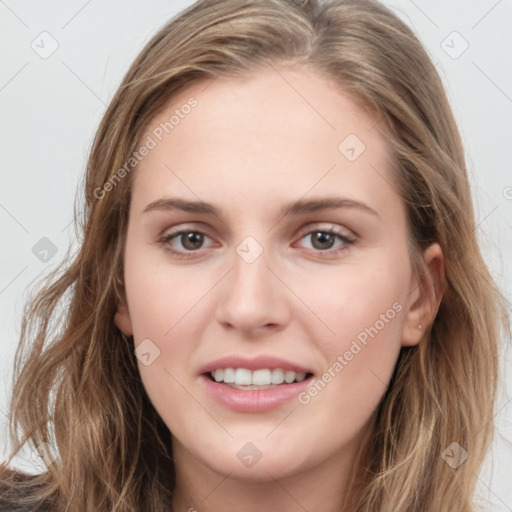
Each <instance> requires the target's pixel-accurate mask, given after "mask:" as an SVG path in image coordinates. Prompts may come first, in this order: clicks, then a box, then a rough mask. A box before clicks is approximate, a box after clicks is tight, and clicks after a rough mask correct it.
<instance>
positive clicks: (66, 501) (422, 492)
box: [0, 0, 508, 512]
mask: <svg viewBox="0 0 512 512" xmlns="http://www.w3.org/2000/svg"><path fill="white" fill-rule="evenodd" d="M279 65H287V66H288V65H289V66H292V67H293V66H296V67H300V66H307V67H308V68H309V69H312V70H314V71H316V72H317V73H319V74H321V75H322V76H323V77H325V78H326V80H329V81H332V82H333V83H335V84H336V85H337V86H338V87H339V88H340V90H342V91H344V92H346V93H347V94H349V95H350V96H351V97H352V98H353V100H354V101H356V102H357V103H358V104H360V105H362V106H364V108H365V109H367V110H368V111H369V112H371V113H372V115H374V116H375V119H376V121H377V122H378V124H379V130H382V133H383V134H384V135H385V137H386V140H387V142H388V144H389V148H390V154H391V155H392V159H391V160H392V171H393V174H394V181H395V183H394V186H395V187H396V189H397V191H398V193H399V194H400V197H401V198H402V200H403V201H404V204H405V206H406V211H407V218H408V238H409V243H410V251H411V260H412V261H413V262H414V265H415V269H416V270H417V272H418V273H419V274H425V272H426V270H425V268H424V267H422V265H421V261H422V258H421V255H422V253H423V251H424V250H425V249H426V248H427V247H428V246H429V245H430V244H432V243H434V242H437V243H439V244H440V246H441V248H442V251H443V253H444V265H445V268H444V272H445V279H446V283H445V292H444V295H443V296H442V299H441V297H439V301H440V305H439V309H438V311H437V315H436V316H435V319H434V321H433V322H432V324H431V325H430V326H428V328H425V329H424V330H425V333H424V335H423V337H422V339H421V341H420V343H419V344H418V345H417V346H413V347H404V348H402V349H401V352H400V355H399V358H398V361H397V364H396V368H395V372H394V375H393V377H392V379H391V382H390V384H389V387H388V389H387V391H386V393H385V395H384V396H383V398H382V401H381V403H380V404H379V407H378V409H377V410H376V411H375V413H374V415H373V417H372V421H373V423H372V425H371V435H370V436H369V437H368V439H367V441H366V442H365V443H363V445H362V446H361V448H360V452H359V457H358V464H357V466H356V469H355V471H354V474H353V475H352V482H351V487H350V493H349V495H348V497H347V507H349V508H347V510H351V511H355V512H362V511H365V512H391V511H393V512H406V511H407V512H419V511H421V512H434V511H435V512H439V511H450V512H469V511H471V510H474V508H473V507H474V504H473V501H474V493H475V486H476V480H477V474H478V471H479V468H480V467H481V465H482V462H483V459H484V456H485V454H486V452H487V450H488V448H489V445H490V443H491V440H492V435H493V428H494V427H493V421H492V419H493V409H494V402H495V396H496V389H497V382H498V354H499V342H500V339H501V336H502V335H503V334H504V332H505V331H507V329H508V322H507V311H506V308H505V305H504V299H503V298H502V296H501V294H500V291H499V289H498V287H497V286H496V285H495V283H494V281H493V279H492V277H491V275H490V273H489V271H488V269H487V267H486V264H485V262H484V260H483V258H482V255H481V252H480V249H479V246H478V241H477V226H476V223H475V215H474V211H473V205H472V200H471V192H470V188H469V183H468V177H467V171H466V164H465V160H464V150H463V146H462V142H461V139H460V135H459V132H458V129H457V126H456V123H455V121H454V118H453V115H452V112H451V109H450V106H449V103H448V100H447V98H446V95H445V91H444V89H443V86H442V82H441V79H440V77H439V74H438V72H437V70H436V69H435V66H434V65H433V63H432V62H431V60H430V59H429V57H428V55H427V53H426V52H425V50H424V48H423V47H422V45H421V43H420V41H419V40H418V38H417V37H416V36H415V35H414V33H413V31H412V30H411V29H410V28H409V27H408V26H407V25H406V24H405V23H404V22H402V21H401V20H400V19H399V18H398V16H396V15H395V14H394V13H393V12H392V11H391V10H389V9H388V8H386V7H384V6H383V5H381V4H380V3H378V2H377V1H374V0H339V1H335V0H332V1H321V0H320V1H319V0H258V1H254V2H246V1H244V0H200V1H198V2H196V3H195V4H193V5H191V6H190V7H188V8H187V9H185V10H184V11H182V12H181V13H180V14H179V15H178V16H176V17H174V18H173V19H171V20H170V21H169V22H167V23H166V24H165V25H164V26H163V28H161V29H160V30H159V31H158V33H157V34H156V35H154V37H153V38H152V39H151V40H150V41H149V42H148V43H147V44H146V46H145V48H144V49H143V50H142V52H141V53H140V54H139V56H138V57H137V58H136V60H135V61H134V62H133V64H132V65H131V67H130V69H129V70H128V72H127V74H126V76H125V77H124V79H123V81H122V83H121V85H120V87H119V89H118V90H117V92H116V93H115V95H114V97H113V99H112V101H111V103H110V105H109V106H108V108H107V110H106V112H105V114H104V117H103V119H102V121H101V124H100V126H99V129H98V131H97V134H96V136H95V138H94V142H93V145H92V148H91V151H90V155H89V159H88V164H87V170H86V176H85V182H84V188H85V204H84V210H83V215H82V217H81V218H79V215H78V214H77V215H76V221H77V225H78V224H80V223H81V225H80V226H79V228H78V229H79V230H80V234H81V238H82V239H81V241H80V245H79V248H78V249H77V251H76V255H74V256H73V257H69V259H68V260H67V261H64V262H63V263H62V264H61V266H60V267H59V268H58V269H57V270H55V271H54V272H53V273H52V274H51V275H49V276H48V277H47V279H46V281H45V284H44V286H41V289H40V290H38V291H37V293H36V294H34V296H33V297H31V300H30V301H29V302H28V303H27V304H26V305H25V309H24V314H23V320H22V326H21V337H20V345H19V347H18V350H17V353H16V361H15V375H14V389H13V395H12V402H11V409H10V415H11V416H10V420H11V421H10V434H11V440H12V443H13V447H12V449H13V451H12V456H11V458H10V459H9V461H7V462H6V463H5V464H4V465H3V467H2V473H1V475H0V479H1V481H2V488H3V489H4V500H5V501H4V502H5V503H6V502H10V503H16V504H18V506H19V507H21V508H20V509H23V510H43V509H44V506H46V507H48V510H50V509H51V510H52V511H63V510H66V511H68V510H72V511H77V512H82V511H92V510H94V511H95V512H103V511H105V512H107V511H109V512H110V511H115V512H146V511H147V512H149V511H151V512H163V511H168V510H169V509H170V504H171V497H172V492H173V487H174V484H175V473H174V463H173V458H172V445H171V434H170V432H169V430H168V428H167V427H166V425H165V424H164V422H163V420H162V419H161V418H160V417H159V415H158V413H157V412H156V411H155V409H154V408H153V406H152V404H151V402H150V400H149V398H148V396H147V394H146V392H145V390H144V387H143V385H142V382H141V378H140V375H139V373H138V368H137V364H136V362H135V357H134V354H133V346H132V345H133V339H132V337H127V336H125V335H124V334H123V333H122V332H121V331H120V330H119V329H118V328H117V327H116V326H115V324H114V320H113V319H114V315H115V312H116V310H117V305H118V304H119V303H120V301H122V300H123V294H124V289H123V251H124V246H125V240H126V232H127V223H128V209H129V205H130V195H131V183H132V180H133V173H130V172H128V173H126V176H125V177H124V178H123V179H117V180H116V181H115V182H113V181H112V180H113V178H114V176H115V175H116V173H117V172H118V170H119V169H120V168H122V167H123V165H124V164H125V162H127V161H128V159H129V158H130V156H131V155H132V154H133V152H134V151H135V150H136V149H137V147H138V145H139V144H140V140H141V137H142V134H143V133H144V131H145V129H146V128H147V126H148V123H149V122H150V121H151V120H152V119H153V118H154V116H155V115H156V114H157V113H158V112H160V111H161V110H162V109H163V108H164V107H165V106H166V105H167V104H168V103H169V101H170V100H171V99H172V98H173V97H174V96H175V95H176V94H177V93H178V92H179V91H182V90H184V89H185V88H186V87H187V86H189V85H191V84H193V83H196V82H198V81H202V80H213V79H215V77H218V76H220V75H223V76H233V77H235V76H241V75H245V76H248V75H249V76H250V74H251V73H256V72H257V71H258V69H262V68H264V67H268V66H273V67H277V66H279ZM109 181H110V182H111V183H113V184H114V185H113V186H112V187H111V190H110V191H109V192H108V193H102V194H99V193H98V191H99V190H103V187H104V184H105V183H107V182H109ZM426 327H427V326H426ZM453 441H457V442H458V443H459V444H460V445H461V446H462V447H463V448H464V449H465V450H466V451H467V452H468V454H469V457H468V459H467V460H466V461H465V462H464V463H463V464H462V465H460V466H459V467H458V468H457V469H456V470H455V469H453V468H452V467H450V465H448V464H447V463H446V462H445V461H444V460H443V458H442V457H441V454H442V452H443V450H445V449H446V448H447V447H448V446H449V445H450V444H451V443H452V442H453ZM26 443H28V445H29V446H31V447H32V448H33V449H37V447H38V446H39V447H40V446H46V447H50V448H49V449H51V450H53V452H54V453H55V454H56V455H57V459H56V460H55V462H54V463H53V464H49V466H48V468H47V470H45V471H44V472H42V473H41V474H39V475H33V476H30V477H28V476H26V477H22V475H21V474H20V473H19V472H17V471H14V470H12V469H9V468H8V465H10V464H11V463H12V461H13V458H14V456H15V455H16V454H18V453H19V452H20V451H21V449H22V448H23V446H24V445H25V444H26ZM42 443H47V444H43V445H42ZM9 500H10V501H9ZM0 501H1V500H0ZM23 507H24V508H23Z"/></svg>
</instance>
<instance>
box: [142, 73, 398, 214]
mask: <svg viewBox="0 0 512 512" xmlns="http://www.w3.org/2000/svg"><path fill="white" fill-rule="evenodd" d="M191 105H193V106H191ZM148 137H149V138H151V139H152V140H153V141H154V148H153V149H151V151H149V153H148V154H147V156H145V157H144V158H143V160H142V161H141V162H140V163H139V165H138V167H137V169H136V172H135V176H134V184H133V187H134V189H133V201H135V202H138V201H139V200H140V201H142V198H143V199H144V201H149V200H150V199H152V200H154V199H156V198H157V197H156V196H158V195H159V194H162V193H163V192H164V191H165V192H169V193H171V192H173V191H179V193H180V194H185V195H188V196H189V197H190V196H191V194H192V195H195V196H200V197H201V198H203V199H205V200H207V199H209V198H208V197H207V196H209V195H210V196H215V195H217V196H218V197H217V198H220V199H223V200H225V199H226V198H227V197H230V198H233V197H235V196H236V195H237V194H238V195H239V194H241V193H243V192H244V191H250V192H251V197H252V198H253V199H254V201H255V203H257V204H260V205H261V200H262V199H264V200H270V199H271V197H274V196H275V197H276V199H277V198H278V197H283V199H284V196H287V197H288V198H289V199H293V198H296V197H297V196H303V195H304V194H306V193H308V189H309V190H310V191H311V192H312V193H320V194H321V193H326V192H333V191H334V190H338V191H340V192H344V191H345V192H346V193H347V194H349V195H350V194H352V195H358V194H363V195H366V196H368V195H372V192H379V191H380V192H385V193H384V196H386V194H387V195H388V196H389V197H381V198H380V199H379V198H374V200H377V202H380V203H382V206H384V202H385V200H386V199H387V200H390V198H391V196H392V195H393V194H394V195H395V196H396V193H395V191H394V190H393V188H394V187H393V183H392V181H393V180H392V179H391V176H390V172H389V171H390V170H389V169H388V167H389V156H388V146H387V144H386V141H385V139H384V138H383V137H382V135H381V134H380V131H379V127H378V122H377V119H376V118H375V117H374V116H372V115H371V114H369V113H368V112H367V111H365V110H363V108H361V106H359V105H358V104H357V103H356V102H355V101H354V100H353V99H352V98H351V97H350V96H349V95H348V94H346V93H344V91H343V90H341V89H340V88H339V87H336V86H335V85H334V84H333V83H332V82H331V81H328V80H326V79H325V78H324V77H323V76H321V75H320V74H318V73H316V72H314V71H312V70H308V69H305V68H300V69H290V68H268V69H261V70H259V71H257V72H255V73H254V74H251V75H249V76H247V77H243V78H241V77H227V76H219V77H217V78H215V79H210V80H206V81H202V82H197V83H194V84H193V85H191V86H190V87H188V88H186V89H183V90H182V91H181V92H180V93H179V94H178V95H176V96H175V97H174V98H173V99H172V100H171V101H170V102H169V103H168V105H167V106H166V108H165V109H163V110H162V111H161V112H160V113H159V114H158V115H157V116H155V117H154V118H153V119H152V120H151V121H150V123H149V124H148V127H147V129H146V132H145V134H144V136H143V137H142V139H143V140H147V138H148ZM372 183H373V185H372ZM344 189H345V190H344ZM271 191H274V192H275V194H274V193H272V194H270V192H271ZM374 195H375V194H374ZM377 195H378V194H377ZM381 195H382V194H381ZM195 199H197V197H195ZM213 199H215V197H212V201H213ZM395 199H396V198H395ZM258 201H259V203H258ZM246 205H247V198H246ZM139 206H140V207H142V204H141V205H139Z"/></svg>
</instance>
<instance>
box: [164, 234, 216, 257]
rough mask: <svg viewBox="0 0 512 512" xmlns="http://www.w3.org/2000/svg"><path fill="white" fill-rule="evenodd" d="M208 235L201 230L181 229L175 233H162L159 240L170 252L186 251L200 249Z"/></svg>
mask: <svg viewBox="0 0 512 512" xmlns="http://www.w3.org/2000/svg"><path fill="white" fill-rule="evenodd" d="M206 240H211V239H210V237H209V236H207V235H205V234H204V233H202V232H201V231H192V230H181V231H178V232H176V233H169V234H167V235H164V236H163V237H162V238H161V239H160V240H159V242H160V243H161V244H162V245H163V246H164V248H165V249H167V250H168V251H170V252H172V253H179V254H181V253H187V252H194V251H197V250H198V249H202V248H203V245H204V243H205V241H206Z"/></svg>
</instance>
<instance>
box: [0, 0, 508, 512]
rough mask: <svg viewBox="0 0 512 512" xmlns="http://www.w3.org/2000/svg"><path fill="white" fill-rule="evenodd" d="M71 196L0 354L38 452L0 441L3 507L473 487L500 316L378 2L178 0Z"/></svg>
mask: <svg viewBox="0 0 512 512" xmlns="http://www.w3.org/2000/svg"><path fill="white" fill-rule="evenodd" d="M85 197H86V209H85V218H84V238H83V242H82V245H81V248H80V251H79V253H78V254H77V256H76V257H75V258H74V259H73V260H72V262H71V263H70V264H69V265H68V266H67V267H66V268H65V269H64V270H63V272H62V274H61V275H59V276H54V277H53V281H52V282H51V284H50V285H49V287H48V288H47V289H45V290H42V291H41V292H40V293H39V295H38V296H37V297H36V299H35V300H34V301H33V303H32V304H30V305H29V307H28V309H27V311H26V314H25V316H24V319H25V320H24V323H23V328H22V344H21V347H20V350H19V353H18V360H17V363H18V366H17V368H18V374H17V380H16V386H15V388H14V393H13V401H12V409H11V415H12V427H13V428H12V432H13V439H14V442H15V444H16V446H15V448H16V450H17V449H19V448H21V446H22V445H23V444H24V443H25V442H27V441H28V442H30V443H31V444H32V446H34V447H35V448H36V449H37V450H38V451H39V453H40V454H41V456H42V458H43V459H44V461H45V463H46V465H47V471H45V472H43V473H42V474H41V475H38V476H36V477H32V478H24V477H23V476H22V475H18V474H15V473H13V472H10V471H9V470H7V465H6V466H5V467H4V469H3V471H2V486H3V488H4V498H3V500H4V503H5V507H4V508H5V509H6V510H14V509H15V508H16V507H18V508H19V510H52V511H53V510H56V511H57V510H74V511H82V510H83V511H88V510H94V511H113V510H115V511H119V512H121V511H127V512H128V511H133V512H135V511H137V512H141V511H148V512H149V511H152V512H154V511H164V510H165V511H167V510H174V511H178V510H189V511H191V510H199V511H217V510H222V511H230V510H235V508H236V509H237V510H239V509H240V508H242V509H243V510H246V511H252V510H280V511H285V510H286V511H295V510H322V511H345V512H349V511H350V512H353V511H375V512H377V511H378V512H384V511H391V510H392V511H403V512H405V511H407V512H410V511H422V512H425V511H436V512H439V511H444V510H446V511H450V512H454V511H456V512H469V511H471V510H474V509H473V504H472V499H473V492H474V488H475V482H476V479H477V474H478V470H479V468H480V465H481V463H482V460H483V457H484V455H485V453H486V450H487V448H488V446H489V443H490V440H491V436H492V417H493V402H494V396H495V388H496V381H497V354H498V340H499V336H500V332H501V329H502V328H503V327H506V325H507V322H506V317H505V312H504V308H503V305H502V300H501V297H500V294H499V291H498V289H497V287H496V285H495V284H494V283H493V280H492V278H491V276H490V274H489V272H488V270H487V268H486V266H485V264H484V262H483V259H482V257H481V254H480V251H479V248H478V244H477V240H476V234H475V219H474V214H473V208H472V203H471V196H470V190H469V185H468V180H467V175H466V169H465V163H464V156H463V148H462V145H461V141H460V137H459V134H458V131H457V127H456V125H455V122H454V120H453V117H452V114H451V111H450V108H449V105H448V102H447V99H446V96H445V94H444V91H443V88H442V84H441V81H440V79H439V76H438V74H437V72H436V70H435V68H434V66H433V64H432V63H431V62H430V60H429V58H428V56H427V54H426V53H425V51H424V49H423V48H422V46H421V44H420V43H419V42H418V40H417V39H416V37H415V36H414V35H413V34H412V32H411V30H410V29H409V28H407V27H406V26H405V25H404V24H403V23H402V22H401V21H400V20H399V19H398V18H397V17H396V16H395V15H394V14H392V13H391V12H390V11H389V10H388V9H386V8H384V7H383V6H381V5H380V4H378V3H377V2H374V1H373V0H364V1H359V0H358V1H357V2H356V1H330V2H325V3H318V2H317V1H313V0H309V1H307V0H305V1H298V0H296V1H291V0H290V1H284V0H261V1H259V2H255V3H251V4H246V3H245V2H243V1H241V0H222V1H215V0H213V1H212V0H207V1H200V2H198V3H196V4H194V5H193V6H191V7H190V8H188V9H187V10H185V11H184V12H183V13H181V14H180V15H179V16H178V17H176V18H175V19H173V20H171V21H170V22H169V23H168V24H167V25H166V26H164V27H163V28H162V29H161V30H160V31H159V32H158V34H156V36H155V37H154V38H153V39H152V40H151V41H150V42H149V43H148V44H147V46H146V47H145V49H144V50H143V51H142V52H141V54H140V55H139V57H138V58H137V59H136V60H135V62H134V63H133V65H132V67H131V68H130V70H129V71H128V73H127V75H126V77H125V78H124V80H123V83H122V84H121V86H120V88H119V90H118V91H117V93H116V95H115V97H114V98H113V100H112V102H111V104H110V106H109V108H108V109H107V112H106V114H105V116H104V119H103V121H102V123H101V126H100V128H99V130H98V133H97V135H96V138H95V142H94V145H93V148H92V151H91V155H90V159H89V165H88V169H87V177H86V184H85ZM63 301H69V302H67V303H66V307H65V308H64V309H60V310H59V309H58V308H59V307H60V306H62V305H63ZM60 315H62V316H60ZM59 318H60V321H61V324H59V325H60V326H61V330H60V331H58V332H56V331H55V330H54V331H52V330H51V327H52V322H55V321H56V319H59ZM9 507H10V508H9Z"/></svg>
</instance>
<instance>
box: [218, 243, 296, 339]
mask: <svg viewBox="0 0 512 512" xmlns="http://www.w3.org/2000/svg"><path fill="white" fill-rule="evenodd" d="M256 244H257V245H256ZM268 263H269V258H268V255H267V252H266V251H264V250H263V247H262V246H260V245H259V244H258V243H257V242H256V241H255V240H254V239H252V237H247V239H245V240H244V241H243V242H242V243H240V244H239V245H238V246H237V248H236V253H235V254H234V255H233V268H232V271H231V272H230V273H229V276H228V279H226V281H225V282H224V286H223V289H222V294H221V297H220V299H219V302H218V305H217V311H216V316H217V320H218V321H219V322H221V323H222V324H224V325H228V324H229V325H230V326H232V327H237V328H240V329H242V330H246V331H247V330H252V329H257V328H259V327H264V326H269V325H272V326H277V325H279V324H283V323H285V322H286V319H287V314H286V304H285V301H286V299H285V297H284V296H283V294H282V291H281V290H280V289H279V286H280V285H281V286H282V284H281V283H279V281H278V280H277V279H276V277H275V276H274V274H273V273H272V272H271V271H270V270H269V268H267V265H268Z"/></svg>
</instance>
